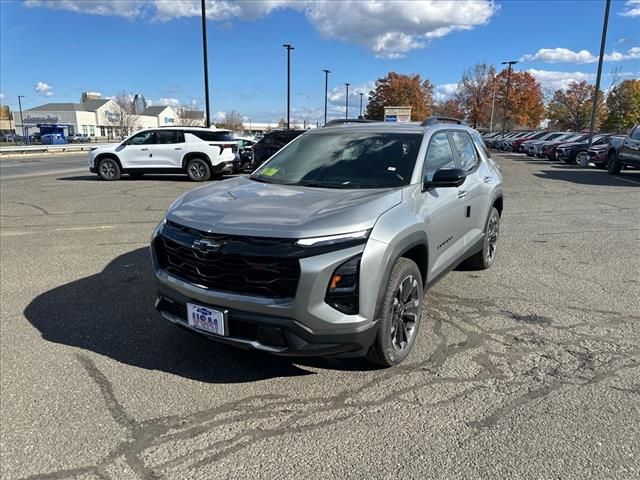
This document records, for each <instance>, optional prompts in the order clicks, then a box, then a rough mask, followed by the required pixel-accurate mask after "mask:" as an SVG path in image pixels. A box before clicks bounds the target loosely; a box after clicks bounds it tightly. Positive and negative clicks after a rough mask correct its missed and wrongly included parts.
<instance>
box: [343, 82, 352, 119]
mask: <svg viewBox="0 0 640 480" xmlns="http://www.w3.org/2000/svg"><path fill="white" fill-rule="evenodd" d="M349 85H351V84H350V83H345V86H346V87H347V95H346V96H345V102H346V103H345V111H344V119H345V120H349Z"/></svg>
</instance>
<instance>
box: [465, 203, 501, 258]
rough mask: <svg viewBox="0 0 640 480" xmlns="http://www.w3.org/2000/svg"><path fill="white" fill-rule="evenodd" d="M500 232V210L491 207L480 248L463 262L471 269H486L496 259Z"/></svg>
mask: <svg viewBox="0 0 640 480" xmlns="http://www.w3.org/2000/svg"><path fill="white" fill-rule="evenodd" d="M499 234H500V212H498V210H497V209H496V208H495V207H492V208H491V211H490V212H489V218H487V223H486V225H485V227H484V239H483V241H482V250H481V251H479V252H478V253H476V254H475V255H474V256H473V257H470V258H469V259H468V260H467V261H466V262H465V263H466V265H467V266H468V267H469V268H471V269H473V270H486V269H487V268H489V267H490V266H491V265H493V262H495V261H496V254H497V253H498V236H499Z"/></svg>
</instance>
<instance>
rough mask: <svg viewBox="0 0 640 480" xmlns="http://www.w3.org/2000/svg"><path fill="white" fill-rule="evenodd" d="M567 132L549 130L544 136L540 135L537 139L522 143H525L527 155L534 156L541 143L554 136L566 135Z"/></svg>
mask: <svg viewBox="0 0 640 480" xmlns="http://www.w3.org/2000/svg"><path fill="white" fill-rule="evenodd" d="M567 133H568V132H549V133H547V134H546V135H545V136H543V137H540V138H539V139H538V140H533V141H531V142H524V143H523V145H525V153H526V154H527V156H528V157H534V156H536V155H537V154H538V153H539V152H540V147H541V146H542V144H543V143H545V142H548V141H550V140H553V139H554V138H558V137H561V136H563V135H566V134H567Z"/></svg>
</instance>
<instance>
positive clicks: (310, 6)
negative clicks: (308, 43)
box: [27, 0, 499, 58]
mask: <svg viewBox="0 0 640 480" xmlns="http://www.w3.org/2000/svg"><path fill="white" fill-rule="evenodd" d="M27 5H28V6H31V7H46V8H53V9H63V10H70V11H74V12H83V13H89V14H94V15H117V16H123V17H128V18H136V17H146V18H151V19H152V20H155V21H169V20H172V19H175V18H180V17H196V16H200V2H199V1H197V0H139V1H136V0H118V1H107V0H96V1H87V0H56V1H54V0H27ZM279 9H289V10H295V11H299V12H302V13H303V14H304V15H305V16H306V18H307V19H308V20H309V22H310V23H311V24H312V25H313V26H314V27H315V28H316V29H317V30H318V31H319V32H320V33H321V34H322V36H324V37H325V38H331V39H337V40H341V41H344V42H349V43H355V44H358V45H362V46H364V47H366V48H368V49H369V50H371V51H372V52H373V53H374V54H375V55H376V56H377V57H380V58H401V57H403V56H404V55H405V54H406V53H407V52H410V51H412V50H416V49H419V48H423V47H424V46H425V45H426V43H427V42H428V40H430V39H433V38H439V37H443V36H445V35H448V34H449V33H451V32H454V31H457V30H470V29H472V28H474V27H477V26H480V25H485V24H487V23H488V22H489V20H490V19H491V17H492V16H493V15H494V14H495V13H496V12H497V11H498V10H499V6H498V5H497V4H496V3H495V2H494V0H457V1H441V0H397V1H393V2H391V1H382V0H368V1H364V0H343V1H340V2H337V1H334V0H251V1H242V2H240V1H236V0H207V18H209V19H211V20H214V21H219V22H228V21H230V20H233V19H238V20H255V19H257V18H260V17H263V16H265V15H268V14H269V13H271V12H273V11H275V10H279Z"/></svg>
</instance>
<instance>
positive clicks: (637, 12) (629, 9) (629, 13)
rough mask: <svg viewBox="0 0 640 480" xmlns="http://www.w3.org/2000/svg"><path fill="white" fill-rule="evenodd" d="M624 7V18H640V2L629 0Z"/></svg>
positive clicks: (638, 0)
mask: <svg viewBox="0 0 640 480" xmlns="http://www.w3.org/2000/svg"><path fill="white" fill-rule="evenodd" d="M624 7H625V9H624V10H623V11H622V12H620V15H622V16H623V17H640V0H627V1H626V2H625V4H624Z"/></svg>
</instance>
